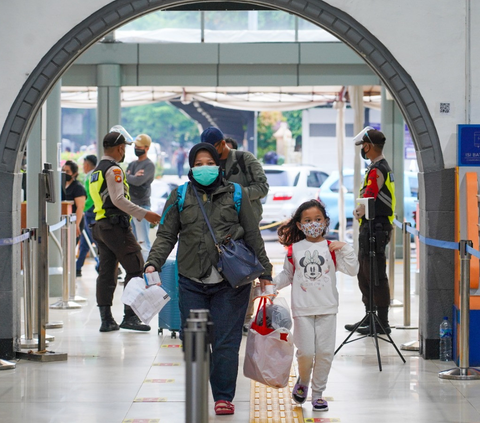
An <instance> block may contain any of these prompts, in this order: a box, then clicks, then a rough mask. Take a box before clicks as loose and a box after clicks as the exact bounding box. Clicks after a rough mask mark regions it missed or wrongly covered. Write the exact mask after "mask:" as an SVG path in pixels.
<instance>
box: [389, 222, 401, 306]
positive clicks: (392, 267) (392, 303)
mask: <svg viewBox="0 0 480 423" xmlns="http://www.w3.org/2000/svg"><path fill="white" fill-rule="evenodd" d="M396 218H397V216H396V215H395V219H396ZM396 244H397V228H396V226H395V225H393V229H392V236H391V238H390V243H389V246H388V285H389V288H390V296H391V299H390V307H402V306H403V304H402V302H401V301H399V300H396V299H395V298H394V296H395V251H396Z"/></svg>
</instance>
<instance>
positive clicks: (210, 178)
mask: <svg viewBox="0 0 480 423" xmlns="http://www.w3.org/2000/svg"><path fill="white" fill-rule="evenodd" d="M218 170H219V167H218V166H196V167H194V168H192V175H193V178H194V179H195V180H196V181H197V182H198V183H199V184H200V185H203V186H206V187H207V186H209V185H211V184H212V183H213V182H214V181H215V179H217V178H218Z"/></svg>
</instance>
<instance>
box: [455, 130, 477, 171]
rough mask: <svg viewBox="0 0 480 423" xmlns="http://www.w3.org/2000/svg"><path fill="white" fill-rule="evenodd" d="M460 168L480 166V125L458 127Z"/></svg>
mask: <svg viewBox="0 0 480 423" xmlns="http://www.w3.org/2000/svg"><path fill="white" fill-rule="evenodd" d="M457 136H458V166H480V125H458V135H457Z"/></svg>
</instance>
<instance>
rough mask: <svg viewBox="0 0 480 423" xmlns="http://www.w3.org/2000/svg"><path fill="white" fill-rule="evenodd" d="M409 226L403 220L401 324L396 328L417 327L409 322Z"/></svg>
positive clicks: (410, 249) (410, 251)
mask: <svg viewBox="0 0 480 423" xmlns="http://www.w3.org/2000/svg"><path fill="white" fill-rule="evenodd" d="M410 226H411V223H410V222H403V229H402V234H403V326H395V327H396V329H418V327H417V326H411V322H410V320H411V319H410V314H411V313H410V305H411V297H410V273H411V264H410V256H411V254H412V246H411V243H410V232H408V230H407V228H409V227H410Z"/></svg>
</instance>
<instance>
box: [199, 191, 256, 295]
mask: <svg viewBox="0 0 480 423" xmlns="http://www.w3.org/2000/svg"><path fill="white" fill-rule="evenodd" d="M192 189H193V192H194V193H195V196H196V197H197V201H198V204H199V206H200V210H202V214H203V217H204V218H205V221H206V222H207V226H208V229H209V231H210V234H211V235H212V238H213V242H214V243H215V247H216V248H217V251H218V257H219V258H218V263H217V270H218V272H219V273H220V274H221V275H222V276H223V278H224V279H225V280H226V281H227V282H228V283H229V284H230V285H231V286H232V287H233V288H238V287H240V286H243V285H247V284H249V283H252V282H253V281H254V280H255V279H256V278H258V277H259V276H261V275H262V274H263V272H264V271H265V268H264V267H263V266H262V264H261V263H260V262H259V261H258V258H257V256H256V255H255V252H254V251H253V249H252V247H250V246H249V245H247V244H246V243H245V241H244V240H243V239H239V240H234V239H231V238H229V239H228V240H227V241H226V242H225V243H222V244H219V243H218V242H217V239H216V238H215V234H214V233H213V229H212V227H211V226H210V221H209V220H208V217H207V214H206V213H205V209H204V208H203V204H202V201H201V200H200V197H199V196H198V192H197V189H196V188H195V186H194V185H193V184H192Z"/></svg>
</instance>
